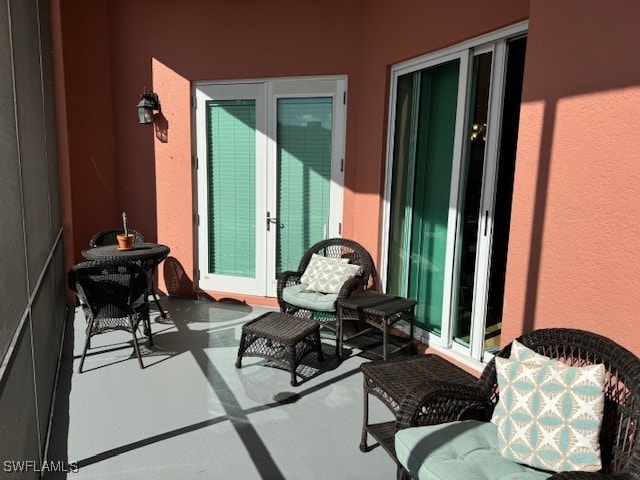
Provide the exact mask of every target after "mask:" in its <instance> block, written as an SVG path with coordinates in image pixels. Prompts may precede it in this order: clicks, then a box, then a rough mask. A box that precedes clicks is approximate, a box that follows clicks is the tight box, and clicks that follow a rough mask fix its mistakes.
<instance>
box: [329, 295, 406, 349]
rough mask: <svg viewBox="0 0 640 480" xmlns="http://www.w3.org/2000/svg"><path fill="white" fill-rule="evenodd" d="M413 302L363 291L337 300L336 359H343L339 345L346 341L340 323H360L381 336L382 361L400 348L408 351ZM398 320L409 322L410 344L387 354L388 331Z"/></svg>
mask: <svg viewBox="0 0 640 480" xmlns="http://www.w3.org/2000/svg"><path fill="white" fill-rule="evenodd" d="M416 303H417V302H416V301H415V300H412V299H410V298H403V297H397V296H395V295H386V294H384V293H379V292H373V291H366V292H364V293H362V294H360V295H354V296H351V297H347V298H344V299H341V300H338V332H337V335H336V336H337V338H338V355H339V356H340V357H341V356H342V345H343V343H344V341H345V338H344V334H343V332H344V330H343V322H344V321H346V320H363V321H364V322H365V323H366V324H367V325H369V326H370V327H373V328H376V329H378V330H380V331H381V332H382V358H383V359H384V360H386V359H387V356H388V354H389V353H394V352H396V351H398V350H401V349H403V348H406V347H409V348H411V346H412V343H413V318H414V309H415V306H416ZM399 320H405V321H407V322H409V328H410V331H409V340H408V341H407V342H406V343H405V344H403V345H402V346H400V347H399V348H398V349H396V350H394V351H393V352H388V349H387V343H388V341H387V338H388V335H389V330H390V329H391V327H392V326H393V325H394V324H395V323H396V322H398V321H399ZM367 331H368V330H365V331H363V332H360V333H358V334H356V335H353V336H351V337H349V338H347V339H346V340H350V339H353V338H355V337H357V336H359V335H362V334H364V333H366V332H367Z"/></svg>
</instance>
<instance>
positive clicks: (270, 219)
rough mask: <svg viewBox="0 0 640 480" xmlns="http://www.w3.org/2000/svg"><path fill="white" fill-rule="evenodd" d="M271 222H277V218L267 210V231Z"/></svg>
mask: <svg viewBox="0 0 640 480" xmlns="http://www.w3.org/2000/svg"><path fill="white" fill-rule="evenodd" d="M272 223H278V219H277V218H276V217H272V216H271V212H267V232H268V231H270V230H271V224H272Z"/></svg>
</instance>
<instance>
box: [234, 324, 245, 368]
mask: <svg viewBox="0 0 640 480" xmlns="http://www.w3.org/2000/svg"><path fill="white" fill-rule="evenodd" d="M245 340H246V335H245V333H244V332H242V335H241V336H240V346H239V347H238V358H237V359H236V368H242V354H243V353H244V349H245Z"/></svg>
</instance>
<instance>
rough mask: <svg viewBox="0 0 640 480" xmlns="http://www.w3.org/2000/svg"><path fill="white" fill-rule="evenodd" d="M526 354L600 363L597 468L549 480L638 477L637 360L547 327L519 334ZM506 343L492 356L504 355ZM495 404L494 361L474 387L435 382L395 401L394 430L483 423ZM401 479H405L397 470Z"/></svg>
mask: <svg viewBox="0 0 640 480" xmlns="http://www.w3.org/2000/svg"><path fill="white" fill-rule="evenodd" d="M518 341H519V342H521V343H522V344H524V345H525V346H527V347H529V348H531V349H532V350H534V351H536V352H537V353H540V354H542V355H545V356H547V357H550V358H554V359H558V360H561V361H563V362H565V363H567V364H569V365H574V366H583V365H591V364H600V363H602V364H604V365H605V368H606V372H607V375H606V385H605V388H604V393H605V410H604V418H603V424H602V429H601V432H600V448H601V453H602V465H603V469H602V471H601V472H598V473H587V472H562V473H556V474H554V475H553V476H551V477H550V478H552V479H553V480H589V479H591V480H596V479H597V480H604V479H616V480H622V479H628V480H639V479H640V359H639V358H638V357H637V356H636V355H634V354H633V353H631V352H630V351H628V350H626V349H625V348H623V347H622V346H620V345H618V344H616V343H615V342H613V341H612V340H610V339H608V338H605V337H603V336H601V335H597V334H594V333H590V332H585V331H582V330H574V329H566V328H551V329H544V330H537V331H534V332H531V333H528V334H525V335H523V336H521V337H520V338H519V339H518ZM510 353H511V344H509V345H508V346H507V347H505V348H504V349H503V350H501V351H500V352H499V353H498V354H497V355H498V356H500V357H505V358H506V357H509V355H510ZM456 368H457V367H456ZM497 400H498V391H497V376H496V367H495V360H491V361H490V362H489V364H488V365H487V366H486V368H485V369H484V371H483V373H482V376H481V377H480V379H479V380H478V381H477V383H476V385H475V386H471V387H469V386H465V387H462V386H461V385H460V384H457V385H456V384H451V383H449V382H448V379H447V378H443V379H442V380H441V381H437V382H429V383H421V382H419V381H418V382H416V385H415V386H414V387H413V388H412V389H411V391H410V392H409V393H408V394H407V395H406V396H405V398H404V399H403V400H402V401H401V402H400V404H399V407H398V412H397V414H396V418H397V420H396V428H397V429H402V428H407V427H411V426H418V425H429V424H431V425H433V424H438V423H445V422H450V421H455V420H460V419H464V418H476V419H480V420H485V421H488V420H489V419H490V417H491V415H492V413H493V409H494V407H495V405H496V403H497ZM402 476H403V478H411V477H410V476H409V474H408V473H407V472H406V471H402Z"/></svg>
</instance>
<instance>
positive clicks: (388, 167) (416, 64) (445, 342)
mask: <svg viewBox="0 0 640 480" xmlns="http://www.w3.org/2000/svg"><path fill="white" fill-rule="evenodd" d="M528 29H529V21H528V20H525V21H522V22H519V23H516V24H513V25H510V26H507V27H504V28H501V29H499V30H495V31H493V32H490V33H487V34H484V35H480V36H478V37H475V38H472V39H469V40H466V41H464V42H461V43H458V44H456V45H453V46H450V47H447V48H444V49H442V50H438V51H436V52H431V53H427V54H425V55H421V56H419V57H416V58H412V59H410V60H406V61H403V62H400V63H397V64H395V65H393V66H392V67H391V82H390V85H389V104H388V112H389V116H388V122H387V151H386V162H385V172H386V174H385V179H384V196H383V202H382V230H381V242H380V247H381V258H380V265H379V268H380V278H381V279H383V284H382V288H383V291H386V279H387V274H388V261H389V258H388V250H389V227H390V219H391V201H390V199H391V184H392V180H393V178H392V174H391V172H393V152H394V149H395V144H394V142H395V124H396V103H397V96H396V93H397V91H398V78H399V77H400V76H402V75H405V74H408V73H413V72H415V71H418V70H423V69H425V68H429V67H430V66H434V65H438V64H441V63H443V62H445V61H447V60H448V59H449V58H461V71H462V70H467V69H468V66H469V62H465V61H463V60H462V59H464V58H468V59H469V61H472V55H469V56H468V57H465V56H464V55H467V54H469V53H470V52H471V51H472V50H473V52H472V53H480V52H484V51H485V50H486V51H491V50H493V49H494V44H496V43H498V42H500V41H501V40H506V39H507V38H510V37H515V36H518V35H521V34H525V33H526V32H527V31H528ZM493 68H495V67H493ZM500 68H504V65H502V64H501V65H500ZM460 78H464V77H462V76H461V77H460ZM466 90H468V89H465V93H463V94H461V93H459V95H466ZM490 108H491V106H490ZM492 110H493V112H494V114H493V115H492V117H490V119H489V120H494V121H495V119H496V118H498V117H496V116H495V115H500V112H499V111H498V112H496V110H499V109H497V108H496V107H495V106H494V107H493V108H492ZM465 117H466V115H465ZM457 122H458V121H457ZM458 123H459V122H458ZM454 141H455V145H454V152H455V151H457V150H456V146H457V145H458V143H461V142H462V138H461V135H460V134H459V131H458V127H457V125H456V138H455V140H454ZM458 163H459V159H458V160H455V163H454V165H453V170H452V177H453V175H458V174H459V169H460V165H458ZM494 174H495V173H494ZM452 190H453V189H452ZM455 190H456V191H455V192H454V191H452V192H451V194H450V199H454V198H455V199H457V195H458V191H457V189H455ZM454 195H455V197H454ZM450 205H451V203H450ZM451 210H452V209H450V212H449V215H450V216H451V215H456V214H457V212H452V211H451ZM456 224H457V223H456ZM454 254H455V251H454V249H452V248H450V246H449V245H447V252H446V256H447V259H446V260H447V261H449V260H450V256H451V255H454ZM449 265H451V263H449ZM448 273H449V272H448ZM452 282H453V278H452V275H447V277H446V278H445V285H444V291H445V292H450V291H451V289H452ZM450 305H451V303H450V302H445V306H446V308H444V309H443V319H447V320H446V321H443V322H442V331H441V336H437V335H433V334H430V333H429V332H428V331H427V330H424V329H421V328H418V329H417V331H416V333H415V338H416V339H417V340H419V341H421V342H423V343H425V344H428V345H430V346H431V347H433V348H434V349H436V350H439V351H443V352H446V353H448V354H451V355H452V356H454V357H455V358H456V359H458V360H460V361H462V362H463V363H465V364H466V365H468V366H470V367H472V368H476V369H478V368H481V366H482V365H483V364H484V363H486V362H488V361H489V360H490V358H492V355H490V354H487V353H486V352H485V354H484V356H483V359H482V361H479V360H478V358H480V355H481V353H482V352H480V354H479V353H478V351H477V349H478V346H477V345H475V346H473V345H472V346H470V347H463V346H462V345H457V344H456V343H455V342H451V341H450V340H449V338H450V337H451V335H450V328H451V325H450V322H449V320H448V319H450ZM471 355H473V356H474V357H475V358H472V357H471Z"/></svg>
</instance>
